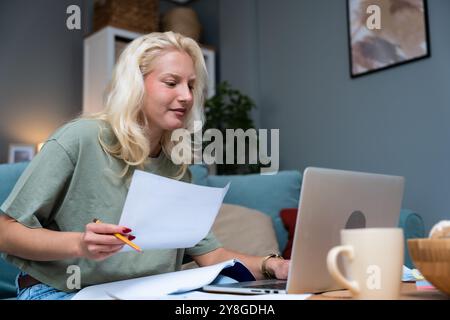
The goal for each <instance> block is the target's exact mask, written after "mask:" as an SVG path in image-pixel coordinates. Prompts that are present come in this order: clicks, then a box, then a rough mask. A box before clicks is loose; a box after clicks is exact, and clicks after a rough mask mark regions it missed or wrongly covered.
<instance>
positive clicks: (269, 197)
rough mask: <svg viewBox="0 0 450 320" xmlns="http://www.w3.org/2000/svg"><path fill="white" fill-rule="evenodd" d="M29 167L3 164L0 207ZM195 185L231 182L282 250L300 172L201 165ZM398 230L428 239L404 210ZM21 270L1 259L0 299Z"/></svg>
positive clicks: (233, 196)
mask: <svg viewBox="0 0 450 320" xmlns="http://www.w3.org/2000/svg"><path fill="white" fill-rule="evenodd" d="M27 165H28V163H27V162H23V163H17V164H2V165H0V204H1V203H3V201H4V200H5V199H6V198H7V196H8V195H9V193H10V192H11V190H12V188H13V187H14V185H15V183H16V181H17V179H18V178H19V176H20V175H21V173H22V172H23V170H24V169H25V168H26V166H27ZM190 169H191V173H192V178H193V183H195V184H199V185H205V186H212V187H223V186H225V185H226V184H227V183H228V182H231V186H230V189H229V191H228V193H227V195H226V197H225V199H224V202H225V203H230V204H236V205H242V206H245V207H249V208H252V209H256V210H259V211H261V212H263V213H265V214H268V215H269V216H271V218H272V221H273V224H274V228H275V233H276V236H277V240H278V244H279V246H280V251H282V249H283V248H284V246H285V245H286V242H287V231H286V230H285V228H284V226H283V223H282V221H281V219H280V217H279V212H280V210H281V209H284V208H296V207H298V200H299V194H300V186H301V181H302V176H301V174H300V172H298V171H281V172H279V173H278V174H276V175H271V176H268V175H259V174H255V175H236V176H213V175H209V174H208V170H207V168H206V167H205V166H202V165H193V166H191V167H190ZM399 227H401V228H403V230H404V233H405V248H407V247H406V241H407V239H410V238H422V237H424V236H425V230H424V224H423V221H422V218H421V216H420V215H418V214H417V213H414V212H412V211H411V210H408V209H402V210H401V213H400V221H399ZM405 265H406V266H408V267H410V268H411V267H413V265H412V262H411V258H410V256H409V253H408V250H405ZM18 272H19V270H18V269H17V268H16V267H15V266H12V265H11V264H9V263H7V262H6V261H5V260H3V259H2V258H0V299H4V298H13V297H15V295H16V291H15V287H14V280H15V277H16V275H17V273H18Z"/></svg>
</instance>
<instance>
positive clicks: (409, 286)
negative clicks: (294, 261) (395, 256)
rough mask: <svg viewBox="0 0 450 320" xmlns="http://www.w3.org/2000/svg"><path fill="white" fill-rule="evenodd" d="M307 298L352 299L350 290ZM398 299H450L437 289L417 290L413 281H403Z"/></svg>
mask: <svg viewBox="0 0 450 320" xmlns="http://www.w3.org/2000/svg"><path fill="white" fill-rule="evenodd" d="M308 300H352V297H351V295H350V291H348V290H340V291H331V292H325V293H321V294H314V295H312V296H311V297H310V298H308ZM399 300H450V297H449V296H447V295H446V294H445V293H443V292H440V291H438V290H420V291H418V290H417V289H416V284H415V283H414V282H404V283H402V288H401V293H400V299H399Z"/></svg>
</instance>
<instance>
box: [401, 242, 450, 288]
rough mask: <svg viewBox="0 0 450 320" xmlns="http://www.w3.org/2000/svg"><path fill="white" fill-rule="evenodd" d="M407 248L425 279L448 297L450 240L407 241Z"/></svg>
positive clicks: (449, 286)
mask: <svg viewBox="0 0 450 320" xmlns="http://www.w3.org/2000/svg"><path fill="white" fill-rule="evenodd" d="M408 247H409V252H410V254H411V257H412V260H413V262H414V265H415V266H416V268H417V269H419V271H420V272H421V273H422V275H423V276H424V277H425V279H427V280H428V281H429V282H430V283H431V284H432V285H433V286H435V287H436V288H437V289H439V290H441V291H442V292H445V293H446V294H447V295H449V296H450V239H409V240H408Z"/></svg>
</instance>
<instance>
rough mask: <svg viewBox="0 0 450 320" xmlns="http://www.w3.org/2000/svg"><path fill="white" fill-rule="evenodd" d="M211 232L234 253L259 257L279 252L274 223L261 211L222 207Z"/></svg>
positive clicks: (227, 205) (234, 206)
mask: <svg viewBox="0 0 450 320" xmlns="http://www.w3.org/2000/svg"><path fill="white" fill-rule="evenodd" d="M212 231H213V233H214V235H215V236H216V237H217V239H218V240H219V241H220V242H221V243H222V244H223V245H224V247H225V248H227V249H230V250H233V251H238V252H241V253H245V254H249V255H256V256H265V255H268V254H270V253H274V252H275V253H276V252H278V242H277V238H276V236H275V230H274V228H273V223H272V219H271V218H270V217H269V216H268V215H266V214H264V213H262V212H260V211H258V210H254V209H249V208H246V207H243V206H237V205H232V204H223V205H222V206H221V208H220V211H219V213H218V215H217V217H216V220H215V221H214V224H213V226H212Z"/></svg>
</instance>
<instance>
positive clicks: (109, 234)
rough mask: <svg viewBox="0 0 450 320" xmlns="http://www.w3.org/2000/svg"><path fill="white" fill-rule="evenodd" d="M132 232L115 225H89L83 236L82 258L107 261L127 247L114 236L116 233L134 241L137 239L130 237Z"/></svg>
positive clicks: (80, 245) (80, 244) (81, 244)
mask: <svg viewBox="0 0 450 320" xmlns="http://www.w3.org/2000/svg"><path fill="white" fill-rule="evenodd" d="M130 232H131V229H129V228H126V227H121V226H118V225H115V224H108V223H88V224H87V225H86V229H85V232H83V233H82V234H81V240H80V243H79V247H80V249H79V250H80V256H81V257H82V258H87V259H92V260H96V261H101V260H105V259H106V258H109V257H111V256H112V255H114V254H116V253H117V252H119V251H120V249H122V247H123V246H124V245H125V243H123V241H121V240H119V239H117V238H116V237H115V236H114V233H120V234H122V235H123V236H125V237H128V239H130V240H133V239H134V238H135V237H134V236H132V235H129V234H128V233H130Z"/></svg>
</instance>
